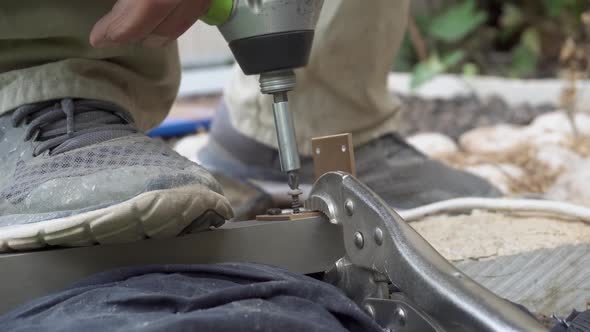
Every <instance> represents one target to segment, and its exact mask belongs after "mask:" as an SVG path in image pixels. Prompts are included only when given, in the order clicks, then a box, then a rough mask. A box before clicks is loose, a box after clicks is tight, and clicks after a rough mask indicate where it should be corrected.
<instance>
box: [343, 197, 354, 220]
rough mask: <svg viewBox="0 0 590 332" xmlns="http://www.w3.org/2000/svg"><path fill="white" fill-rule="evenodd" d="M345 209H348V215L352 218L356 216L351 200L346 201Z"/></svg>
mask: <svg viewBox="0 0 590 332" xmlns="http://www.w3.org/2000/svg"><path fill="white" fill-rule="evenodd" d="M344 208H345V209H346V213H347V214H348V215H349V216H352V215H353V214H354V203H353V202H352V201H351V200H350V199H347V200H346V202H345V203H344Z"/></svg>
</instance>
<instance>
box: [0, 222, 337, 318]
mask: <svg viewBox="0 0 590 332" xmlns="http://www.w3.org/2000/svg"><path fill="white" fill-rule="evenodd" d="M342 241H343V237H342V229H341V227H338V226H335V225H332V224H330V223H329V222H327V221H326V219H325V218H323V217H314V218H309V219H303V220H298V221H297V222H292V221H277V222H255V221H246V222H240V223H230V224H228V225H227V226H224V227H222V228H221V229H219V230H215V231H208V232H203V233H197V234H191V235H186V236H182V237H179V238H175V239H168V240H146V241H140V242H136V243H131V244H123V245H102V246H94V247H85V248H73V249H60V250H47V251H38V252H30V253H19V254H3V255H0V271H1V272H2V273H0V299H1V301H0V314H1V313H3V312H6V311H8V310H10V309H12V308H14V307H15V306H17V305H19V304H23V303H25V302H27V301H30V300H32V299H35V298H37V297H41V296H44V295H48V294H50V293H53V292H57V291H60V290H62V289H64V288H65V287H68V286H69V285H71V284H72V283H74V282H77V281H79V280H81V279H82V278H85V277H87V276H90V275H92V274H95V273H98V272H103V271H107V270H110V269H115V268H120V267H128V266H139V265H150V264H211V263H221V262H255V263H262V264H268V265H274V266H278V267H282V268H285V269H288V270H290V271H293V272H298V273H316V272H323V271H325V270H327V269H328V268H330V267H331V265H332V264H334V263H335V262H336V261H337V260H338V259H339V258H341V257H342V256H344V245H343V243H342Z"/></svg>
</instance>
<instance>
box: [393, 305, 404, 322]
mask: <svg viewBox="0 0 590 332" xmlns="http://www.w3.org/2000/svg"><path fill="white" fill-rule="evenodd" d="M393 320H394V321H395V322H396V323H397V325H398V326H405V325H406V312H405V311H404V309H402V308H400V307H397V308H396V309H395V310H394V311H393Z"/></svg>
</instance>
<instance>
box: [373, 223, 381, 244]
mask: <svg viewBox="0 0 590 332" xmlns="http://www.w3.org/2000/svg"><path fill="white" fill-rule="evenodd" d="M374 238H375V243H377V245H378V246H380V245H382V244H383V231H382V230H381V228H379V227H377V228H375V234H374Z"/></svg>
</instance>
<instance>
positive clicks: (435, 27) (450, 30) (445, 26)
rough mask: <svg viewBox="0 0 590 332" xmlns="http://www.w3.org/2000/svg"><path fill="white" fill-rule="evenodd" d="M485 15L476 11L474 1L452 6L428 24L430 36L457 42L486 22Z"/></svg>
mask: <svg viewBox="0 0 590 332" xmlns="http://www.w3.org/2000/svg"><path fill="white" fill-rule="evenodd" d="M487 17H488V16H487V13H486V12H484V11H481V10H477V8H476V3H475V0H464V1H463V2H462V3H460V4H458V5H455V6H452V7H450V8H449V9H447V10H446V11H445V12H444V13H442V14H441V15H439V16H437V17H435V18H434V19H433V20H432V22H431V23H430V27H429V29H428V31H429V32H430V35H432V36H433V37H434V38H436V39H438V40H442V41H445V42H451V43H452V42H457V41H459V40H461V39H463V38H465V37H466V36H467V35H469V34H470V33H472V32H474V31H475V30H476V29H477V28H478V27H479V26H481V25H482V24H483V23H484V22H485V21H486V20H487Z"/></svg>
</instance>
